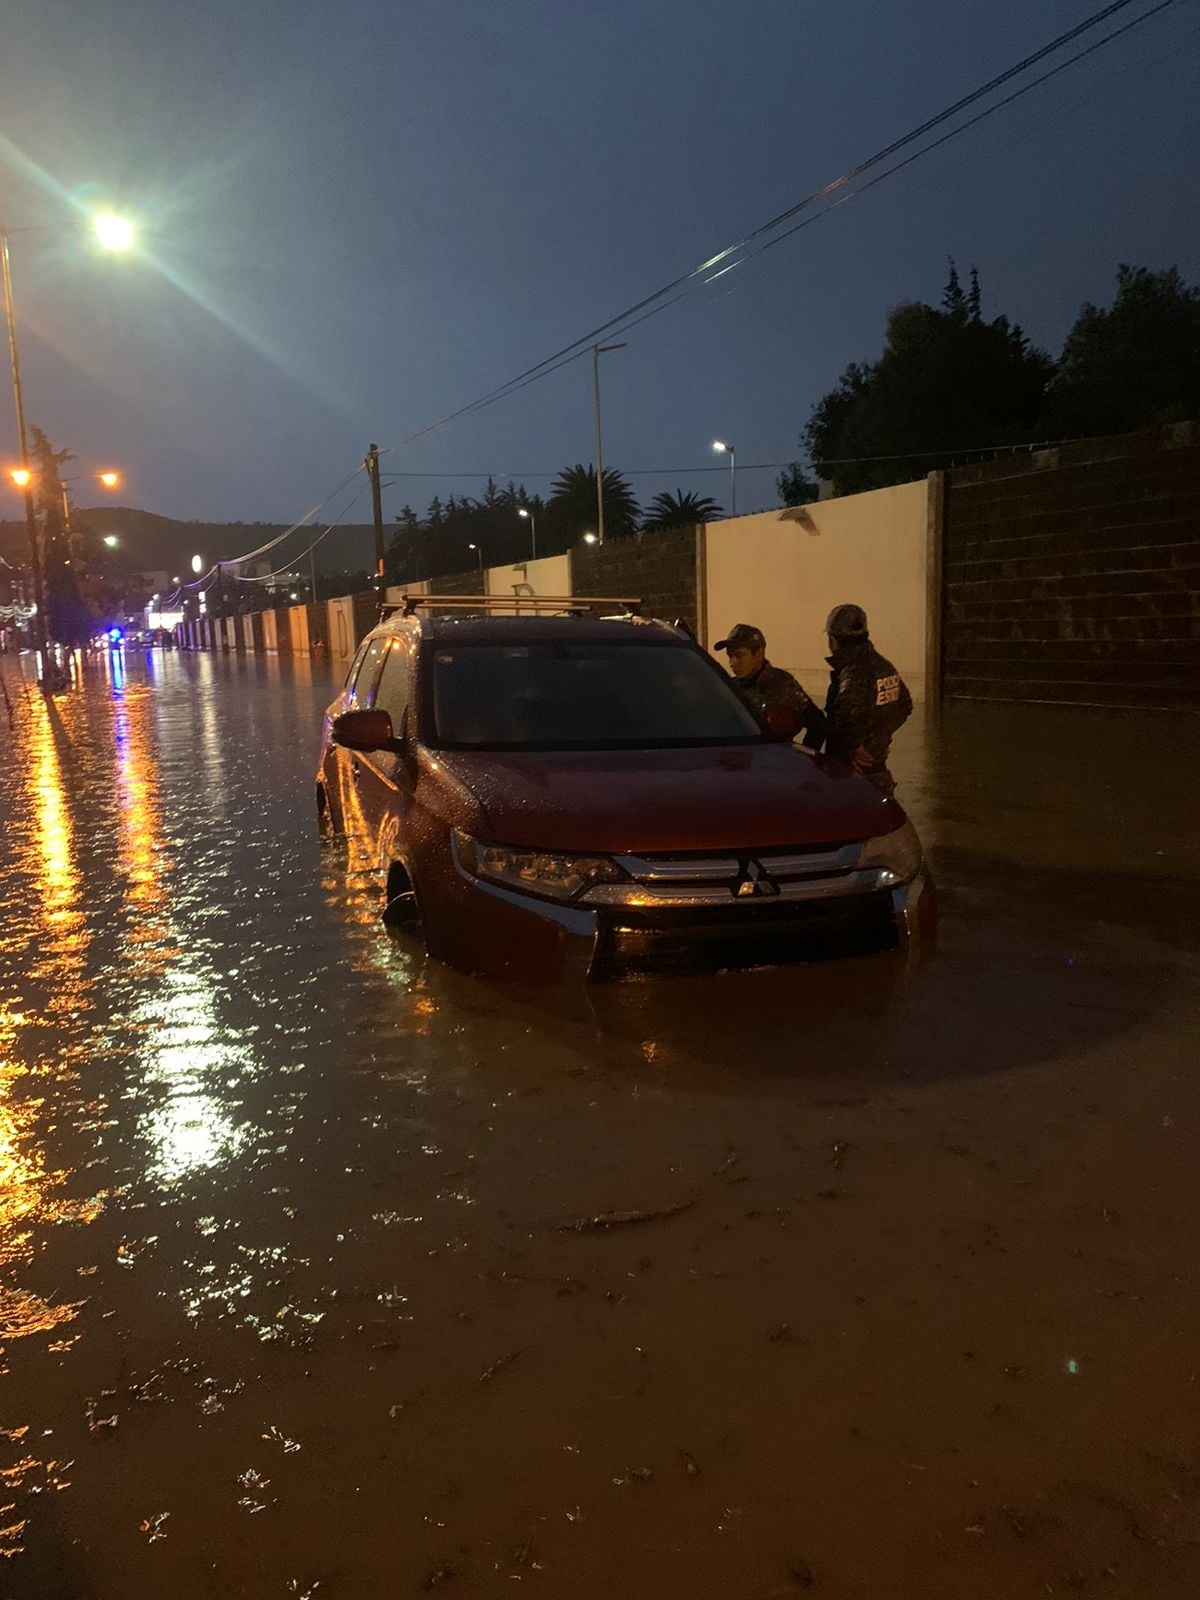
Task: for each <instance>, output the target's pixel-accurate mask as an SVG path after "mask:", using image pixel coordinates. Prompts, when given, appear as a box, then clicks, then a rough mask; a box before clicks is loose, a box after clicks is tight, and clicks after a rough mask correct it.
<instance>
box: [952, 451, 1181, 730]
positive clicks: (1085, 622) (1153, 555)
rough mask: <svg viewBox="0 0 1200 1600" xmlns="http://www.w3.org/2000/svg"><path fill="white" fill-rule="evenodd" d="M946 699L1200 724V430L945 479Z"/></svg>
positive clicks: (996, 464) (961, 471)
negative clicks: (1108, 711)
mask: <svg viewBox="0 0 1200 1600" xmlns="http://www.w3.org/2000/svg"><path fill="white" fill-rule="evenodd" d="M943 537H944V544H943V572H944V612H943V633H942V652H943V686H944V692H945V693H946V694H947V695H952V696H957V697H960V698H968V699H987V700H1027V701H1059V702H1065V703H1073V704H1078V705H1100V706H1134V707H1139V706H1145V707H1159V708H1162V709H1173V708H1178V709H1187V710H1192V711H1200V424H1198V423H1181V424H1178V425H1176V426H1173V427H1170V428H1163V429H1153V430H1146V431H1144V432H1141V433H1136V434H1127V435H1121V436H1118V437H1116V438H1109V439H1089V440H1081V441H1079V442H1077V443H1072V444H1067V445H1062V446H1058V447H1055V448H1053V449H1049V450H1045V451H1039V452H1034V453H1033V454H1032V455H1029V456H1021V457H1019V458H1012V459H1007V460H1003V461H992V462H989V463H987V464H986V465H982V466H977V467H960V468H956V469H954V470H952V471H950V472H948V473H947V474H946V499H945V521H944V536H943Z"/></svg>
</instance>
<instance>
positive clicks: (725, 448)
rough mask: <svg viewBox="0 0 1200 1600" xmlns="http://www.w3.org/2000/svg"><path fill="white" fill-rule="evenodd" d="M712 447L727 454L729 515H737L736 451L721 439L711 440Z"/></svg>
mask: <svg viewBox="0 0 1200 1600" xmlns="http://www.w3.org/2000/svg"><path fill="white" fill-rule="evenodd" d="M713 449H714V450H716V451H717V452H718V453H720V454H728V456H729V515H730V516H731V517H736V516H737V451H736V450H735V449H734V447H733V446H732V445H731V444H726V443H725V441H724V440H723V439H714V440H713Z"/></svg>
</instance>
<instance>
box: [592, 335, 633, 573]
mask: <svg viewBox="0 0 1200 1600" xmlns="http://www.w3.org/2000/svg"><path fill="white" fill-rule="evenodd" d="M624 349H625V345H624V344H594V345H593V346H592V397H593V400H594V401H595V406H596V528H597V533H596V543H597V544H603V543H604V444H603V441H602V439H601V436H600V357H601V356H606V355H607V354H608V352H609V351H610V350H624Z"/></svg>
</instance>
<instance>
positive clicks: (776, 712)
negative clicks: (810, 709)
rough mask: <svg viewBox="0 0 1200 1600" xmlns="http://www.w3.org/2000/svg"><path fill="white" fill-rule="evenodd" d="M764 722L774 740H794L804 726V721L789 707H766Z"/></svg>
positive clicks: (764, 709)
mask: <svg viewBox="0 0 1200 1600" xmlns="http://www.w3.org/2000/svg"><path fill="white" fill-rule="evenodd" d="M763 721H764V723H766V727H767V732H768V733H769V734H770V735H771V737H772V738H773V739H794V738H795V737H796V735H797V734H798V733H799V732H800V729H801V728H802V727H803V726H804V719H803V718H802V717H800V716H798V715H797V713H796V712H795V711H793V710H791V709H790V707H788V706H766V707H764V708H763Z"/></svg>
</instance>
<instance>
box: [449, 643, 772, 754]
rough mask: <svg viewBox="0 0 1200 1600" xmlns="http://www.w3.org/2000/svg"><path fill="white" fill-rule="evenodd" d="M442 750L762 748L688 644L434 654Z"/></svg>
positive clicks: (490, 648)
mask: <svg viewBox="0 0 1200 1600" xmlns="http://www.w3.org/2000/svg"><path fill="white" fill-rule="evenodd" d="M433 713H434V727H435V730H436V732H435V738H436V740H437V742H438V743H439V744H443V745H450V746H455V747H458V748H462V749H476V750H498V749H503V750H598V749H622V748H623V749H644V748H646V747H654V746H658V747H669V746H672V745H676V746H678V745H695V744H727V743H739V742H745V743H750V742H755V741H758V740H761V739H762V738H763V732H762V729H761V727H760V726H759V724H758V723H757V722H756V721H755V719H754V716H753V715H752V713H751V712H750V711H749V709H748V708H747V706H746V704H745V702H744V701H743V700H742V699H741V697H740V696H739V695H738V694H737V693H735V691H734V690H733V689H732V687H731V686H730V684H729V680H728V679H726V678H724V677H723V676H722V675H721V674H720V673H719V672H717V671H715V670H714V669H713V667H712V666H710V665H709V663H708V662H707V661H706V660H705V659H704V657H703V656H702V655H701V654H700V652H699V651H697V650H693V649H690V648H688V647H686V646H673V645H661V646H660V645H628V644H599V643H580V644H573V643H567V642H549V641H548V642H546V643H534V644H522V645H465V646H454V647H447V648H445V649H440V650H437V651H436V652H435V653H434V656H433Z"/></svg>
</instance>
